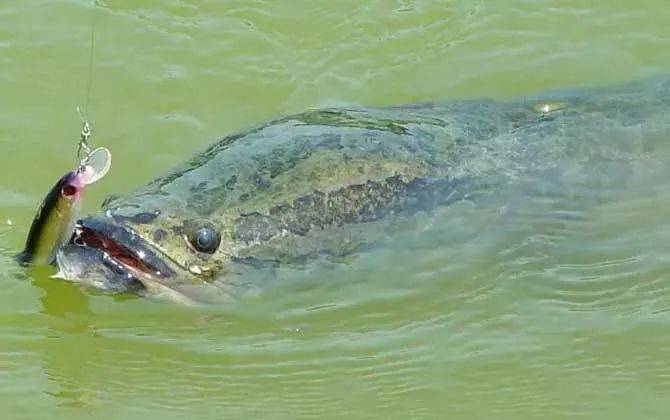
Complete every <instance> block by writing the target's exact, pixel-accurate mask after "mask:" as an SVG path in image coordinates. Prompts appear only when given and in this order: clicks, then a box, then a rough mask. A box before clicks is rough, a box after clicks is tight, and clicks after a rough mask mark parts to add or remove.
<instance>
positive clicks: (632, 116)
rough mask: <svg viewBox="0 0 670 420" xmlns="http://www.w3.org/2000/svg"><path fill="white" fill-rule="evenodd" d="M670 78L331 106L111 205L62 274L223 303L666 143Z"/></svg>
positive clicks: (254, 134) (228, 143)
mask: <svg viewBox="0 0 670 420" xmlns="http://www.w3.org/2000/svg"><path fill="white" fill-rule="evenodd" d="M669 110H670V80H668V79H661V78H657V79H650V80H645V81H642V82H637V83H633V84H628V85H625V86H623V87H621V86H620V87H616V88H603V89H589V90H581V91H569V92H559V93H549V94H545V95H538V96H534V97H525V98H519V99H510V100H489V99H482V100H460V101H452V102H445V103H425V104H416V105H408V106H397V107H387V108H327V109H316V110H309V111H306V112H303V113H300V114H297V115H292V116H288V117H283V118H278V119H275V120H273V121H270V122H267V123H265V124H262V125H259V126H257V127H255V128H252V129H250V130H248V131H245V132H242V133H239V134H234V135H230V136H228V137H225V138H223V139H221V140H219V141H218V142H216V143H214V144H213V145H212V146H211V147H209V148H208V149H206V150H204V151H203V152H202V153H200V154H198V155H196V156H194V157H193V158H191V159H190V160H188V161H186V162H185V163H184V164H182V165H180V166H178V167H177V168H175V169H174V170H172V171H171V172H169V173H168V174H167V175H165V176H162V177H159V178H157V179H155V180H154V181H152V182H150V183H149V184H147V185H145V186H143V187H140V188H139V189H137V190H136V191H135V192H134V193H132V194H130V195H128V196H125V197H118V198H111V199H108V200H106V202H105V203H104V204H103V208H102V210H101V211H100V212H99V213H98V214H95V215H92V216H90V217H87V218H84V219H83V220H81V221H80V222H79V223H78V225H77V227H76V235H75V236H74V238H73V240H72V242H71V243H70V244H68V245H67V246H64V247H63V248H62V249H61V251H60V253H59V255H58V265H59V267H60V270H61V276H62V277H64V278H67V279H70V280H75V281H85V282H87V283H89V284H93V285H95V286H96V287H100V288H103V289H107V290H112V291H116V292H127V291H130V292H135V293H139V294H154V293H157V294H162V295H165V296H168V297H171V298H174V299H176V300H183V301H193V300H210V298H211V300H212V301H216V300H218V298H219V297H224V296H227V295H228V294H231V293H232V294H234V290H233V289H234V286H232V282H231V281H229V280H230V279H232V278H233V277H234V276H236V275H237V274H236V273H238V272H239V271H240V269H241V268H242V267H247V266H256V265H263V264H283V263H291V262H296V261H309V260H310V259H313V258H318V257H319V256H323V255H329V254H331V255H342V254H347V253H350V252H354V251H356V250H357V249H360V247H361V245H366V244H369V243H370V242H372V241H374V240H375V237H376V235H375V233H376V232H378V231H379V230H383V229H385V227H386V226H388V225H389V224H393V223H395V222H396V221H397V220H401V219H404V218H408V217H411V216H412V215H413V214H416V213H417V212H425V211H430V210H431V209H433V208H435V207H436V206H443V205H448V204H449V203H453V202H455V201H458V200H477V199H478V197H481V196H483V195H487V194H494V193H496V192H497V191H501V189H503V188H505V187H506V186H509V185H512V184H514V183H518V182H520V180H523V179H524V177H526V176H529V174H533V173H541V172H542V171H548V173H550V172H551V170H553V169H557V168H558V169H560V168H561V167H562V166H563V165H566V164H568V163H569V165H572V167H588V165H590V164H591V162H593V161H594V160H596V159H598V160H603V159H605V160H611V161H613V162H616V161H625V160H627V159H635V158H636V157H638V156H639V155H640V154H641V153H643V152H644V150H642V149H644V145H641V144H640V139H642V140H644V138H646V137H649V136H656V135H657V134H659V133H660V135H665V134H667V132H668V128H669V123H670V114H669V113H668V111H669Z"/></svg>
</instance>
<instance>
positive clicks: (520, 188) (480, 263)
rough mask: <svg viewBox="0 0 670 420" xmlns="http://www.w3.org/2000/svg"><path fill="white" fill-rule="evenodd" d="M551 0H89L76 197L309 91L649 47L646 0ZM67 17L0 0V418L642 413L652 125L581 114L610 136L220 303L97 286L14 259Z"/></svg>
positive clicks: (332, 99) (53, 100)
mask: <svg viewBox="0 0 670 420" xmlns="http://www.w3.org/2000/svg"><path fill="white" fill-rule="evenodd" d="M554 3H555V4H551V7H547V4H544V3H542V4H540V3H538V2H534V1H526V0H518V1H507V0H505V1H496V0H493V1H485V2H484V1H482V2H469V1H411V0H408V1H398V2H385V1H367V2H359V3H346V2H327V3H325V2H312V3H309V4H303V5H300V6H296V4H295V2H288V1H275V2H271V3H268V2H259V1H248V0H245V1H227V2H202V3H199V4H198V5H197V7H196V6H194V5H193V4H190V3H188V2H184V1H180V0H174V1H170V2H165V3H161V4H149V3H148V2H144V1H135V2H114V1H109V2H98V4H99V7H98V9H97V13H98V14H97V16H96V22H97V23H96V55H95V57H96V59H95V63H94V72H93V80H94V83H93V91H92V97H91V106H90V108H91V109H90V110H89V115H90V117H91V118H92V120H93V125H94V128H95V130H96V131H95V136H94V142H99V144H98V143H96V144H95V145H96V146H97V145H105V146H107V147H109V148H110V149H111V150H112V151H113V153H114V155H115V156H114V157H115V160H114V165H115V166H114V167H113V168H112V171H111V172H110V175H109V176H108V177H107V178H105V180H104V181H102V182H101V183H99V184H96V185H95V186H92V187H91V188H89V189H88V190H87V196H86V205H87V206H88V207H87V210H88V211H93V210H94V209H95V208H96V207H97V206H98V204H99V203H100V202H101V201H102V198H103V197H104V196H105V195H106V194H109V193H112V192H114V193H123V192H126V191H129V190H130V189H132V188H133V187H134V186H137V185H140V184H142V183H144V182H145V181H147V180H148V179H150V178H152V177H154V176H156V175H157V174H159V173H162V172H164V171H165V170H166V169H168V168H169V167H170V166H171V165H172V164H174V163H175V162H177V161H180V160H182V159H184V157H185V156H187V155H189V154H191V153H192V152H193V151H194V150H196V149H199V148H202V147H204V146H205V145H206V144H207V143H209V142H210V141H211V140H212V139H215V138H218V137H220V136H221V135H223V134H226V133H230V132H234V131H236V130H238V129H241V128H242V127H246V126H249V125H252V124H255V123H258V122H260V121H262V120H264V119H267V118H271V117H275V116H277V115H280V114H286V113H288V112H293V111H300V110H302V109H305V108H308V107H311V106H317V105H322V104H342V103H344V104H352V103H353V104H365V105H378V104H400V103H409V102H418V101H431V100H442V99H445V98H455V97H479V96H496V97H501V96H510V95H519V94H525V93H535V92H539V91H541V90H546V89H550V88H556V87H563V86H585V85H597V84H609V83H610V82H619V81H628V80H631V79H637V78H641V77H643V76H646V75H649V74H664V73H667V72H668V69H670V58H669V57H670V56H669V55H668V54H664V53H663V52H664V51H665V50H666V49H667V40H668V38H669V37H670V31H669V30H668V28H669V27H668V25H667V22H668V21H670V19H669V18H670V16H668V14H669V13H670V9H668V8H667V4H666V2H663V1H660V0H650V1H648V2H645V3H644V5H643V6H644V7H638V8H631V7H630V5H627V4H622V3H620V2H610V1H604V0H603V1H596V2H581V1H576V0H575V1H571V0H569V1H562V2H560V4H559V3H556V2H554ZM90 17H91V16H90V8H89V5H88V4H86V2H47V3H39V2H30V1H26V2H4V3H2V4H0V65H2V68H3V71H2V72H0V91H1V92H2V99H0V151H2V153H0V168H1V169H0V173H1V174H2V175H3V176H2V177H0V223H4V221H5V220H6V219H11V220H12V222H13V224H12V225H11V226H9V225H8V226H7V227H6V228H4V229H0V388H1V389H2V390H3V392H2V393H1V394H0V405H2V407H3V413H4V415H5V416H6V417H7V418H41V417H45V416H48V417H50V418H55V417H61V418H91V417H99V418H161V419H166V418H184V417H188V418H191V417H194V418H221V417H225V418H240V417H246V418H290V419H294V418H314V417H320V418H363V417H364V418H403V419H404V418H421V417H433V418H444V417H456V418H461V417H467V418H472V417H484V418H490V417H508V418H519V417H530V418H535V417H552V416H555V417H565V416H567V415H575V414H577V415H582V416H585V417H611V418H630V417H633V416H635V417H639V416H643V417H645V418H646V417H651V418H663V417H665V415H666V413H667V403H666V402H665V395H667V393H668V391H669V390H670V369H669V368H668V363H667V355H668V351H670V339H669V338H668V334H667V329H668V328H667V326H668V322H669V321H670V319H669V318H668V314H669V310H670V293H668V290H669V287H670V279H669V278H668V276H667V267H668V264H669V263H670V247H669V246H668V239H667V238H669V237H670V220H669V219H668V218H667V217H666V214H667V212H665V211H664V209H665V207H667V206H668V204H669V203H670V187H668V185H670V183H669V182H668V181H670V165H668V163H669V161H670V148H668V146H667V144H668V143H667V139H668V134H669V133H668V127H667V125H661V126H658V127H655V130H652V132H645V131H637V130H636V128H635V127H630V129H629V131H626V132H625V133H626V135H621V133H622V131H619V136H618V137H616V136H615V137H612V138H607V139H601V140H602V141H610V142H611V144H612V145H616V146H617V147H619V150H624V151H625V152H626V153H623V154H622V155H621V156H619V158H618V159H610V158H611V156H609V157H607V156H603V158H602V159H600V160H594V161H593V165H582V166H579V167H571V166H569V165H563V166H561V170H560V171H558V172H551V171H545V172H541V173H539V174H538V175H537V176H534V177H528V178H527V179H524V180H523V182H519V183H518V184H515V185H510V186H509V187H508V188H502V189H501V190H500V191H496V192H494V193H493V194H491V195H489V196H486V197H482V198H481V199H478V200H472V201H461V202H458V203H455V204H454V205H452V206H449V207H446V208H442V209H438V210H436V211H434V212H432V213H429V214H422V215H419V216H418V217H416V218H414V219H412V220H409V221H406V222H403V223H401V224H398V225H396V226H394V227H393V229H394V231H392V232H387V233H388V236H387V237H386V239H384V240H383V241H382V243H381V244H380V245H379V246H378V247H375V248H374V249H370V250H367V251H365V252H362V253H360V254H357V255H352V256H349V257H347V258H342V259H337V260H323V261H317V262H314V263H313V264H310V265H307V266H303V267H291V266H286V267H280V268H279V269H278V270H277V271H276V273H274V274H273V275H274V276H275V279H274V280H275V281H274V282H272V284H268V287H266V288H263V289H262V290H260V291H259V293H256V294H253V295H251V296H249V297H247V298H245V299H243V300H241V301H238V302H234V303H231V304H229V305H225V306H221V307H213V308H183V307H180V306H178V305H172V304H165V303H161V302H156V301H152V300H147V299H138V298H132V297H123V298H115V297H110V296H107V295H101V294H97V293H94V292H92V291H90V290H85V289H82V288H79V287H77V286H76V285H73V284H69V283H65V282H61V281H55V280H53V279H50V278H49V276H50V275H51V274H52V273H53V271H52V270H49V269H44V270H42V269H39V270H27V271H26V270H23V269H20V268H19V267H17V266H16V265H15V263H14V261H13V259H12V255H13V254H14V253H15V252H16V251H18V250H19V249H20V248H21V246H22V245H23V241H24V238H25V234H26V232H27V227H28V226H29V224H30V220H31V219H32V217H33V214H34V211H35V208H36V207H37V205H38V204H39V202H40V200H41V198H42V194H43V193H44V192H45V191H46V190H47V189H48V188H49V187H50V186H51V185H52V184H53V181H54V179H56V177H58V176H59V175H61V174H62V173H63V172H64V169H65V168H69V167H70V166H71V165H72V159H73V153H74V147H75V144H76V140H77V135H78V133H79V129H80V122H79V120H78V118H77V117H76V114H75V113H74V108H75V106H76V105H81V102H82V100H83V98H82V96H83V95H84V94H83V88H82V80H87V76H88V60H87V59H86V58H82V57H85V56H86V53H87V52H88V49H87V46H88V40H89V37H90V26H89V22H90ZM520 17H523V18H520ZM556 106H557V110H556V111H555V112H562V110H561V109H560V106H559V104H556ZM539 111H542V110H541V109H540V110H539ZM542 112H544V111H542ZM546 118H551V112H550V113H549V116H547V117H546ZM616 132H617V131H616V130H612V131H611V133H610V134H612V133H614V134H616ZM626 145H630V147H629V148H628V149H626V148H625V147H624V146H626ZM571 150H572V152H573V153H574V154H575V155H579V152H582V151H586V150H588V144H586V143H585V144H583V145H576V146H575V147H574V148H573V149H571ZM537 156H538V158H546V156H543V155H542V150H541V149H539V150H538V154H537ZM626 156H628V157H629V158H630V159H628V158H626ZM3 227H4V226H3Z"/></svg>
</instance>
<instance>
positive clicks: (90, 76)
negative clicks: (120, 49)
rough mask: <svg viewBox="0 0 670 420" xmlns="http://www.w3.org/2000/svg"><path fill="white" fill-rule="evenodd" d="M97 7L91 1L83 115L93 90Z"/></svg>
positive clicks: (94, 1)
mask: <svg viewBox="0 0 670 420" xmlns="http://www.w3.org/2000/svg"><path fill="white" fill-rule="evenodd" d="M96 7H97V2H96V0H93V1H92V7H91V40H90V49H89V54H88V81H87V83H86V102H85V105H84V114H86V111H88V106H89V103H90V102H91V90H92V88H93V59H94V56H95V9H96Z"/></svg>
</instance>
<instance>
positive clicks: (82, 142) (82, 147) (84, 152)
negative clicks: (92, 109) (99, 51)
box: [77, 0, 97, 168]
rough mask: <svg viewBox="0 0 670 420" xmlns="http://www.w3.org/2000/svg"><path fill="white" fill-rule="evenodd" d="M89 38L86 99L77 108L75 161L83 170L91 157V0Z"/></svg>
mask: <svg viewBox="0 0 670 420" xmlns="http://www.w3.org/2000/svg"><path fill="white" fill-rule="evenodd" d="M91 5H92V6H91V38H90V43H89V45H90V48H89V54H88V80H87V82H86V99H85V102H84V110H83V111H82V110H81V108H80V107H79V106H77V114H79V118H80V119H81V122H82V129H81V134H80V138H79V143H78V145H77V159H78V160H79V166H80V168H83V167H84V165H86V163H87V162H88V160H89V158H90V156H91V147H90V145H89V140H90V138H91V134H92V133H91V124H90V123H89V122H88V117H87V113H88V110H89V105H90V103H91V91H92V90H93V62H94V58H95V15H96V13H95V12H96V10H95V9H96V7H97V1H96V0H93V1H92V2H91Z"/></svg>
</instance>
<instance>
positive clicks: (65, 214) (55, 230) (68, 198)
mask: <svg viewBox="0 0 670 420" xmlns="http://www.w3.org/2000/svg"><path fill="white" fill-rule="evenodd" d="M85 181H86V175H85V173H83V172H82V171H71V172H68V173H67V174H65V175H64V176H63V177H62V178H61V179H59V180H58V182H57V183H56V185H54V186H53V187H52V188H51V190H50V191H49V193H48V194H47V195H46V197H44V200H43V201H42V204H41V205H40V207H39V209H38V210H37V214H36V215H35V218H34V219H33V223H32V225H31V226H30V232H29V233H28V238H27V239H26V246H25V249H24V250H23V252H22V253H21V254H19V257H18V258H19V260H20V261H21V262H22V263H24V264H35V265H47V264H52V263H53V262H54V261H55V258H56V253H57V252H58V250H59V249H60V247H61V246H63V244H65V243H66V242H67V241H68V240H69V239H70V238H71V237H72V233H73V231H74V226H75V223H76V220H77V217H78V216H79V211H80V210H81V205H82V200H83V194H84V187H85V186H86V182H85Z"/></svg>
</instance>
